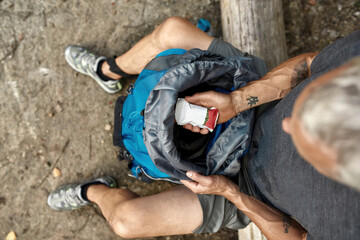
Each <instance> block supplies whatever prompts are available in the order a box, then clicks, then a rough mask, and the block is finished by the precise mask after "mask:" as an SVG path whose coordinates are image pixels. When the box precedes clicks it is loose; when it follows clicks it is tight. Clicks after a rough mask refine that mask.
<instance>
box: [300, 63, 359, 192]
mask: <svg viewBox="0 0 360 240" xmlns="http://www.w3.org/2000/svg"><path fill="white" fill-rule="evenodd" d="M352 62H353V63H355V64H354V65H353V66H351V67H350V68H349V69H346V70H345V71H344V72H343V73H342V74H341V75H340V76H337V77H336V78H334V79H332V80H330V81H329V82H327V83H325V84H323V85H321V86H319V87H316V88H314V89H313V91H311V92H310V94H309V96H308V97H307V99H306V100H305V102H304V104H303V106H302V108H301V109H300V111H299V118H300V120H301V122H302V123H303V124H304V127H305V128H306V130H307V131H308V132H309V133H310V134H311V135H312V136H314V137H317V138H318V139H319V140H320V141H322V142H324V143H325V144H326V145H327V146H328V147H330V148H333V149H334V150H335V151H336V152H337V155H338V156H337V165H338V175H337V176H334V177H335V178H336V179H337V180H338V181H340V182H342V183H345V184H347V185H349V186H352V187H354V188H356V189H357V190H360V58H357V59H356V60H355V61H354V60H353V61H352Z"/></svg>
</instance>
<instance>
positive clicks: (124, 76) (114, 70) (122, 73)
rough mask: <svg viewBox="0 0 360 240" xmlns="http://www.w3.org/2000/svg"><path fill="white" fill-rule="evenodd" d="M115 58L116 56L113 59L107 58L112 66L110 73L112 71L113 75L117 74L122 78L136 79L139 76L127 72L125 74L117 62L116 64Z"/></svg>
mask: <svg viewBox="0 0 360 240" xmlns="http://www.w3.org/2000/svg"><path fill="white" fill-rule="evenodd" d="M115 58H116V56H114V57H112V58H107V59H106V62H107V63H108V64H109V66H110V71H112V72H113V73H116V74H119V75H120V76H121V77H123V78H125V79H126V78H136V77H137V75H136V74H134V75H132V74H127V73H125V72H123V71H122V70H121V69H120V68H119V67H118V65H116V62H115Z"/></svg>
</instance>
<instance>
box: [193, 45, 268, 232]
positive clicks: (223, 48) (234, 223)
mask: <svg viewBox="0 0 360 240" xmlns="http://www.w3.org/2000/svg"><path fill="white" fill-rule="evenodd" d="M208 50H209V51H211V52H213V53H217V54H220V55H222V56H224V57H237V56H241V57H244V56H245V57H251V58H253V59H254V61H255V65H256V69H257V71H258V72H259V74H260V75H261V76H263V75H265V74H266V72H267V70H266V65H265V63H264V62H263V61H262V60H261V59H259V58H257V57H254V56H251V55H249V54H246V53H243V52H241V51H240V50H239V49H237V48H235V47H234V46H232V45H231V44H230V43H227V42H224V41H222V40H220V39H214V40H213V42H212V43H211V44H210V46H209V49H208ZM239 181H240V182H241V181H244V180H243V179H242V178H241V177H240V179H239ZM240 190H244V189H241V188H240ZM245 192H246V190H245ZM198 198H199V201H200V204H201V207H202V210H203V223H202V225H201V226H200V227H198V228H197V229H196V230H195V231H194V233H214V232H217V231H219V229H220V228H223V227H227V228H232V229H241V228H244V227H246V226H247V225H248V224H249V223H250V219H249V218H248V217H247V216H246V215H245V214H244V213H242V212H241V211H239V210H238V209H237V208H236V206H235V205H234V204H232V203H231V202H230V201H228V200H227V199H226V198H224V197H223V196H218V195H205V194H204V195H203V194H198Z"/></svg>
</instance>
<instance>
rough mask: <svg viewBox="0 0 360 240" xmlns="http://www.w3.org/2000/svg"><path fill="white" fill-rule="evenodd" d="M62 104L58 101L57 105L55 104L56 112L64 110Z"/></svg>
mask: <svg viewBox="0 0 360 240" xmlns="http://www.w3.org/2000/svg"><path fill="white" fill-rule="evenodd" d="M62 110H63V109H62V106H61V103H60V102H57V104H56V106H55V111H56V112H58V113H59V112H62Z"/></svg>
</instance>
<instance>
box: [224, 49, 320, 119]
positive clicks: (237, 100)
mask: <svg viewBox="0 0 360 240" xmlns="http://www.w3.org/2000/svg"><path fill="white" fill-rule="evenodd" d="M316 55H317V53H306V54H302V55H300V56H297V57H294V58H291V59H289V60H287V61H286V62H284V63H282V64H280V65H279V66H277V67H276V68H274V69H273V70H271V71H270V72H269V73H267V74H266V75H265V76H264V77H262V78H261V79H259V80H257V81H253V82H250V83H249V84H248V85H246V86H245V87H243V88H240V89H239V90H237V91H234V92H232V93H231V94H230V96H231V98H232V102H233V104H234V107H235V109H236V112H237V113H240V112H242V111H245V110H247V109H249V108H252V107H256V106H259V105H261V104H264V103H267V102H271V101H274V100H277V99H281V98H283V97H284V96H286V94H288V93H289V92H290V91H291V89H293V88H294V87H296V86H297V85H298V84H299V83H300V82H301V81H303V80H304V79H306V78H308V77H309V76H310V65H311V63H312V60H313V59H314V58H315V56H316Z"/></svg>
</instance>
